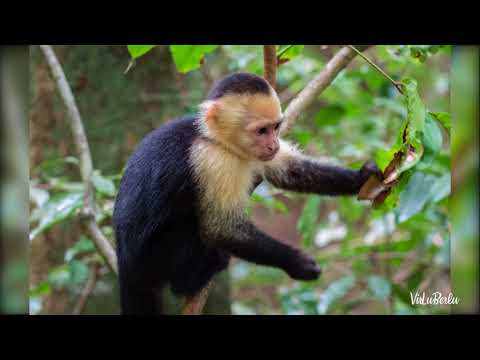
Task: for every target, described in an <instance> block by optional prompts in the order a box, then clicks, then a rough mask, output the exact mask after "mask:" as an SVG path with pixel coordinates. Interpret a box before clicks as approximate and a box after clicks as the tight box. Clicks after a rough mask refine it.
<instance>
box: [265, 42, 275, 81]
mask: <svg viewBox="0 0 480 360" xmlns="http://www.w3.org/2000/svg"><path fill="white" fill-rule="evenodd" d="M263 74H264V75H263V77H264V78H265V80H267V81H268V83H269V84H270V85H271V86H272V87H273V88H274V89H275V87H276V85H277V50H276V45H263Z"/></svg>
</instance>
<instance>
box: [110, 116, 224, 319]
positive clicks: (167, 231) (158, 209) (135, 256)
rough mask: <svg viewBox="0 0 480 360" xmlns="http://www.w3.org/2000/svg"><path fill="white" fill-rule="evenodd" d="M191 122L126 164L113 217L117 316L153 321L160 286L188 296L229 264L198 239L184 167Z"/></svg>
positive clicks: (146, 143) (155, 135)
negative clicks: (146, 317)
mask: <svg viewBox="0 0 480 360" xmlns="http://www.w3.org/2000/svg"><path fill="white" fill-rule="evenodd" d="M194 121H195V118H194V117H185V118H180V119H177V120H173V121H170V122H168V123H166V124H164V125H162V126H160V127H159V128H158V129H156V130H154V131H152V132H151V133H149V134H148V135H147V136H146V137H145V138H144V139H143V140H142V142H141V143H140V144H139V145H138V147H137V148H136V150H135V151H134V153H133V154H132V156H131V157H130V159H129V160H128V163H127V167H126V170H125V173H124V175H123V177H122V180H121V183H120V188H119V192H118V195H117V198H116V201H115V208H114V214H113V224H114V229H115V235H116V240H117V256H118V267H119V280H120V300H121V309H122V313H123V314H154V313H159V312H160V309H159V302H158V299H157V298H156V295H155V293H156V292H157V290H160V289H161V288H162V287H163V286H164V285H166V284H170V285H171V288H172V290H173V292H174V293H176V294H177V295H185V296H189V295H193V294H195V293H196V292H197V291H198V290H200V289H201V288H203V287H204V286H205V285H206V284H207V283H208V281H209V280H210V278H211V277H212V276H213V274H215V273H216V272H218V271H220V270H222V269H224V268H225V267H226V266H227V265H228V261H229V259H230V256H229V255H227V254H225V253H222V252H221V251H219V250H216V249H210V248H207V246H206V245H205V244H204V242H202V241H201V240H200V238H199V235H198V234H199V230H198V220H197V216H196V206H195V205H196V201H197V200H196V198H197V196H196V193H197V191H196V190H195V185H194V183H193V177H192V174H191V169H190V166H189V164H188V161H187V160H188V158H189V150H190V147H191V145H192V142H193V141H194V139H195V138H196V137H197V136H198V131H197V129H196V126H195V124H194Z"/></svg>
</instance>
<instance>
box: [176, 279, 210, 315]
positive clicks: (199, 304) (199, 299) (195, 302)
mask: <svg viewBox="0 0 480 360" xmlns="http://www.w3.org/2000/svg"><path fill="white" fill-rule="evenodd" d="M212 284H213V282H212V281H210V282H209V283H208V284H207V286H205V287H204V288H203V289H202V290H200V292H199V293H198V294H196V295H194V296H192V297H191V298H187V300H186V301H185V306H184V308H183V311H182V315H200V314H201V313H202V310H203V307H204V306H205V303H206V302H207V299H208V294H209V292H210V289H211V288H212Z"/></svg>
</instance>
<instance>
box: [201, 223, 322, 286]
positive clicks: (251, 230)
mask: <svg viewBox="0 0 480 360" xmlns="http://www.w3.org/2000/svg"><path fill="white" fill-rule="evenodd" d="M233 227H234V229H232V230H231V231H228V232H223V233H218V234H212V233H209V234H208V235H207V236H208V237H209V240H210V241H212V242H213V243H214V244H215V246H216V247H218V248H220V249H222V250H224V251H226V252H228V253H230V254H231V255H233V256H236V257H238V258H241V259H243V260H246V261H250V262H253V263H256V264H259V265H266V266H272V267H277V268H280V269H283V270H284V271H285V272H286V273H287V274H288V275H289V276H290V277H292V278H294V279H297V280H314V279H317V278H318V276H319V275H320V268H319V267H318V265H317V264H316V262H315V259H313V258H312V257H310V256H308V255H306V254H304V253H303V252H301V251H300V250H298V249H295V248H294V247H291V246H289V245H286V244H284V243H282V242H280V241H278V240H275V239H274V238H272V237H271V236H269V235H267V234H265V233H264V232H262V231H261V230H260V229H258V228H257V227H256V226H255V225H254V224H253V223H251V222H250V221H248V220H247V219H242V220H239V221H236V223H235V224H234V225H233Z"/></svg>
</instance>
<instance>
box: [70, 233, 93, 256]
mask: <svg viewBox="0 0 480 360" xmlns="http://www.w3.org/2000/svg"><path fill="white" fill-rule="evenodd" d="M94 250H95V244H94V243H93V241H92V240H90V239H89V238H87V237H86V236H84V235H82V236H81V237H80V240H78V241H77V242H76V243H75V244H74V245H73V246H72V247H71V248H69V249H68V250H67V251H66V252H65V262H67V263H68V262H70V261H71V260H72V259H73V258H74V257H75V256H76V255H78V254H81V253H86V252H92V251H94Z"/></svg>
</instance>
